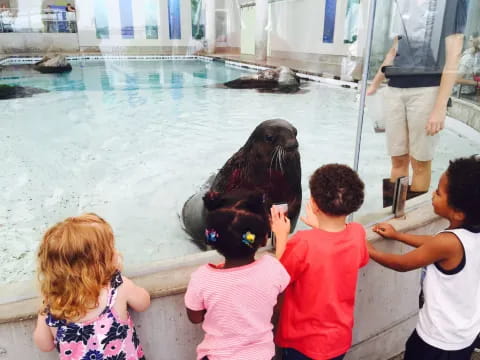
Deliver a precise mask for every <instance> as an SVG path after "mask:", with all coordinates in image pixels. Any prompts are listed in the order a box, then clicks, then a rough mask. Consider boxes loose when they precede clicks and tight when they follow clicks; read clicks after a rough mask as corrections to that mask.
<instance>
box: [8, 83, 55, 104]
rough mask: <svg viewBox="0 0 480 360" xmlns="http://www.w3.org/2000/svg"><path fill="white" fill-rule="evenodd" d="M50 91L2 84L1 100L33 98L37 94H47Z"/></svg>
mask: <svg viewBox="0 0 480 360" xmlns="http://www.w3.org/2000/svg"><path fill="white" fill-rule="evenodd" d="M47 92H48V90H44V89H38V88H34V87H29V86H19V85H6V84H0V100H6V99H17V98H24V97H31V96H33V95H35V94H41V93H47Z"/></svg>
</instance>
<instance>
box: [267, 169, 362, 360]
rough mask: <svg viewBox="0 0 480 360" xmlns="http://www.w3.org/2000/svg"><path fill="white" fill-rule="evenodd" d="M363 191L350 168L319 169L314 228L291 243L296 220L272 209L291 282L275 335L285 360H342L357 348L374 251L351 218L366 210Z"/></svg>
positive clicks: (310, 212) (311, 207)
mask: <svg viewBox="0 0 480 360" xmlns="http://www.w3.org/2000/svg"><path fill="white" fill-rule="evenodd" d="M363 189H364V185H363V182H362V180H360V178H359V176H358V174H357V173H356V172H355V171H353V170H352V169H350V168H349V167H348V166H345V165H339V164H329V165H325V166H322V167H321V168H319V169H317V170H316V171H315V172H314V174H313V175H312V177H311V178H310V193H311V198H310V201H309V203H308V204H307V209H306V210H307V213H306V217H304V218H302V221H303V222H305V223H306V224H307V225H308V226H310V227H312V229H310V230H305V231H297V233H295V235H293V236H292V237H291V238H290V239H289V240H288V234H289V231H290V220H289V219H288V218H287V217H286V216H285V214H284V213H280V212H279V211H278V210H276V209H275V208H272V210H271V215H272V231H273V232H274V233H275V236H276V239H277V248H276V255H277V257H278V258H279V259H280V262H281V263H282V264H283V265H284V266H285V268H286V269H287V271H288V273H289V274H290V277H291V281H290V284H289V286H288V287H287V290H286V291H285V296H284V300H283V305H282V308H281V311H280V320H279V322H278V328H277V332H276V336H275V343H276V344H277V345H278V346H279V347H281V348H282V352H283V360H308V359H315V360H327V359H334V360H341V359H343V357H344V356H345V354H346V352H347V351H348V349H349V348H350V346H351V344H352V328H353V310H354V303H355V290H356V286H357V277H358V271H359V269H360V268H361V267H362V266H364V265H366V264H367V262H368V251H367V243H366V236H365V230H364V229H363V226H362V225H360V224H358V223H348V224H347V223H346V218H347V216H348V215H349V214H350V213H352V212H354V211H356V210H358V209H359V208H360V206H361V205H362V203H363V198H364V194H363ZM287 240H288V241H287Z"/></svg>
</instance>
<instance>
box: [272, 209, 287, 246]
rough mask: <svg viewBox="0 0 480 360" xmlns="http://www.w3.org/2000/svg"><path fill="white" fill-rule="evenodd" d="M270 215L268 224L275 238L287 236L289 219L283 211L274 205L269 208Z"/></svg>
mask: <svg viewBox="0 0 480 360" xmlns="http://www.w3.org/2000/svg"><path fill="white" fill-rule="evenodd" d="M270 217H271V218H270V225H271V227H272V231H273V233H274V234H275V236H277V238H280V237H282V238H283V237H285V238H286V237H288V234H289V233H290V219H289V218H288V217H287V216H286V215H285V213H284V212H283V211H280V209H279V208H278V207H276V206H275V205H274V206H272V207H271V208H270Z"/></svg>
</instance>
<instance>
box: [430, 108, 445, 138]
mask: <svg viewBox="0 0 480 360" xmlns="http://www.w3.org/2000/svg"><path fill="white" fill-rule="evenodd" d="M446 115H447V111H446V109H442V110H438V109H433V111H432V113H431V114H430V117H429V119H428V122H427V125H426V126H425V130H426V131H427V135H430V136H433V135H435V134H438V133H439V132H440V131H441V130H443V128H444V127H445V116H446Z"/></svg>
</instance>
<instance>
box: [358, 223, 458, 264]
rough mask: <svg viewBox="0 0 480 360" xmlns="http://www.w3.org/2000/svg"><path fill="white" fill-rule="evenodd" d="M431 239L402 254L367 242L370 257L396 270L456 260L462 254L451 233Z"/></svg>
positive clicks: (455, 238) (456, 240)
mask: <svg viewBox="0 0 480 360" xmlns="http://www.w3.org/2000/svg"><path fill="white" fill-rule="evenodd" d="M432 240H433V241H425V242H424V243H423V245H421V246H419V247H418V248H417V249H415V250H412V251H410V252H408V253H406V254H403V255H396V254H389V253H385V252H383V251H379V250H377V249H376V248H375V247H374V246H373V245H372V243H371V242H368V244H367V246H368V252H369V254H370V257H371V258H372V259H373V260H375V261H376V262H378V263H379V264H380V265H383V266H385V267H388V268H390V269H393V270H396V271H402V272H403V271H410V270H414V269H418V268H421V267H424V266H427V265H430V264H433V263H437V262H439V263H443V262H446V261H451V260H452V259H453V260H456V259H457V257H458V255H459V254H460V253H461V254H462V255H463V248H462V244H461V243H460V241H459V240H458V239H457V237H456V236H455V235H454V234H452V233H441V234H438V235H436V236H435V237H434V238H433V239H432ZM457 263H458V262H457ZM442 265H443V264H442Z"/></svg>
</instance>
